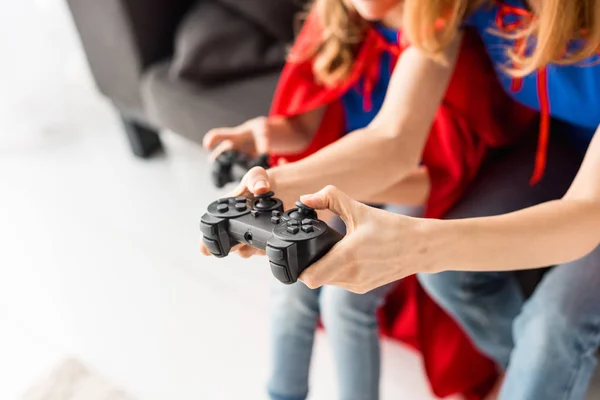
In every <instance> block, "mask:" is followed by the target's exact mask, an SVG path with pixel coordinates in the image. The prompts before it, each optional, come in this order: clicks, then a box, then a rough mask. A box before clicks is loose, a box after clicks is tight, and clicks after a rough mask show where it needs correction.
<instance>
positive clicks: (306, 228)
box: [302, 225, 315, 233]
mask: <svg viewBox="0 0 600 400" xmlns="http://www.w3.org/2000/svg"><path fill="white" fill-rule="evenodd" d="M314 230H315V228H314V227H313V226H312V225H302V232H306V233H311V232H312V231H314Z"/></svg>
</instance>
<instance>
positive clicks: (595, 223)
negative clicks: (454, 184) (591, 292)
mask: <svg viewBox="0 0 600 400" xmlns="http://www.w3.org/2000/svg"><path fill="white" fill-rule="evenodd" d="M424 228H425V232H426V234H425V236H424V237H425V240H427V241H428V242H429V243H430V247H429V249H430V257H432V260H431V265H432V267H433V270H434V271H441V270H442V269H453V270H469V271H498V270H518V269H529V268H537V267H541V266H547V265H555V264H561V263H565V262H568V261H572V260H575V259H578V258H581V257H583V256H584V255H586V254H588V253H589V252H591V251H592V250H594V249H595V248H596V247H597V246H598V244H599V243H600V127H599V128H598V130H597V131H596V134H595V135H594V138H593V140H592V143H591V144H590V147H589V150H588V152H587V154H586V157H585V159H584V161H583V163H582V165H581V168H580V170H579V172H578V174H577V176H576V178H575V180H574V181H573V184H572V185H571V187H570V189H569V191H568V192H567V194H566V195H565V196H564V197H563V198H562V199H561V200H555V201H550V202H547V203H543V204H539V205H536V206H533V207H529V208H526V209H523V210H520V211H516V212H513V213H510V214H505V215H501V216H493V217H484V218H472V219H464V220H454V221H432V222H431V223H425V226H424Z"/></svg>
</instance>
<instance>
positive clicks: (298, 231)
mask: <svg viewBox="0 0 600 400" xmlns="http://www.w3.org/2000/svg"><path fill="white" fill-rule="evenodd" d="M200 230H201V231H202V236H203V241H204V244H205V245H206V247H207V248H208V250H209V251H210V252H211V253H212V254H213V255H214V256H216V257H225V256H227V255H228V254H229V251H230V250H231V248H232V247H233V246H234V245H236V244H237V243H245V244H248V245H250V246H252V247H254V248H257V249H261V250H264V251H265V252H266V253H267V257H268V258H269V265H270V266H271V272H272V273H273V275H274V276H275V278H277V279H278V280H279V281H281V282H283V283H286V284H291V283H294V282H296V281H297V280H298V277H299V276H300V274H301V273H302V271H304V270H305V269H306V268H308V267H309V266H310V265H312V264H313V263H315V262H316V261H317V260H319V259H320V258H321V257H322V256H323V255H325V254H326V253H327V252H328V251H329V250H330V249H331V248H332V247H333V245H335V244H336V243H337V242H339V241H340V240H341V239H342V237H343V236H342V235H341V234H340V233H338V232H336V231H335V230H333V229H332V228H330V227H329V226H328V225H327V224H326V223H325V222H323V221H321V220H319V219H318V218H317V213H316V212H315V210H313V209H312V208H310V207H308V206H306V205H304V204H302V203H301V202H296V208H293V209H290V210H287V211H284V210H283V204H282V202H281V200H279V199H277V198H275V197H273V192H269V193H266V194H264V195H260V196H256V197H255V198H246V197H230V198H223V199H219V200H217V201H215V202H213V203H212V204H210V205H209V206H208V211H207V212H206V214H204V215H203V216H202V219H201V222H200Z"/></svg>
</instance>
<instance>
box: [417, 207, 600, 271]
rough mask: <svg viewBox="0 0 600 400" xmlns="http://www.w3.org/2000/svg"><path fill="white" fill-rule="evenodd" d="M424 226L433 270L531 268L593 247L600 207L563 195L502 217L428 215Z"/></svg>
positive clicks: (597, 236)
mask: <svg viewBox="0 0 600 400" xmlns="http://www.w3.org/2000/svg"><path fill="white" fill-rule="evenodd" d="M422 227H423V230H422V232H423V242H426V243H427V249H428V251H427V256H426V257H428V258H429V260H427V261H426V264H427V265H430V266H431V268H430V271H431V272H439V271H443V270H465V271H508V270H520V269H531V268H538V267H544V266H550V265H556V264H561V263H565V262H569V261H572V260H575V259H578V258H580V257H583V256H584V255H586V254H587V253H589V252H590V251H592V250H593V249H594V248H595V247H596V246H597V245H598V243H599V242H600V206H599V204H598V203H597V202H594V201H589V200H579V199H563V200H556V201H551V202H547V203H543V204H540V205H537V206H534V207H530V208H527V209H523V210H520V211H516V212H513V213H510V214H505V215H500V216H492V217H483V218H471V219H462V220H450V221H433V220H424V221H422Z"/></svg>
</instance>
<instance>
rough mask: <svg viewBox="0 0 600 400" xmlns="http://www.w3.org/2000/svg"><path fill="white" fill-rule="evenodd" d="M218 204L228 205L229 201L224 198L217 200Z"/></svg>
mask: <svg viewBox="0 0 600 400" xmlns="http://www.w3.org/2000/svg"><path fill="white" fill-rule="evenodd" d="M217 203H218V204H227V203H229V199H228V198H224V199H219V200H217Z"/></svg>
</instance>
